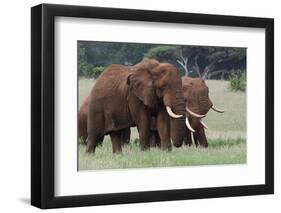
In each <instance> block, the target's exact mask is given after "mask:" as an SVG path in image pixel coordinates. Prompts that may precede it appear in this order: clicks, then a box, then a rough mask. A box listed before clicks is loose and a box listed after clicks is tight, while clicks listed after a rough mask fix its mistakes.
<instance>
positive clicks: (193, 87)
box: [182, 77, 224, 147]
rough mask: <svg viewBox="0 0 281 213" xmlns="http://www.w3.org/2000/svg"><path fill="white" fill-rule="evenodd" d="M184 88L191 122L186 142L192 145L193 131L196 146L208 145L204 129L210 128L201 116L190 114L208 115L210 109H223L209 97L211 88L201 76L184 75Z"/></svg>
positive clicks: (221, 111) (220, 111)
mask: <svg viewBox="0 0 281 213" xmlns="http://www.w3.org/2000/svg"><path fill="white" fill-rule="evenodd" d="M182 88H183V95H184V100H185V103H186V106H188V109H187V112H188V111H189V110H192V111H191V112H188V113H187V117H188V120H189V123H190V128H188V130H187V134H186V137H185V139H184V142H185V144H186V145H189V146H191V144H192V139H191V132H192V134H193V140H194V143H195V145H196V146H198V145H200V146H203V147H208V140H207V137H206V134H205V130H204V129H208V127H207V125H206V124H204V123H203V121H202V120H201V118H195V117H194V116H190V114H192V112H196V113H198V114H200V115H206V114H207V113H208V111H209V110H210V109H213V110H214V111H216V112H219V113H223V112H224V111H223V110H220V109H217V108H216V107H215V106H214V105H213V103H212V101H211V100H210V97H209V88H208V87H207V85H206V83H205V81H204V80H203V79H201V78H190V77H182Z"/></svg>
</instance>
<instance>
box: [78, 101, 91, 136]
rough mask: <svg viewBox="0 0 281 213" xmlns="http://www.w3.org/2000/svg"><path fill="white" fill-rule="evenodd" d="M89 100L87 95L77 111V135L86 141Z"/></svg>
mask: <svg viewBox="0 0 281 213" xmlns="http://www.w3.org/2000/svg"><path fill="white" fill-rule="evenodd" d="M89 102H90V96H87V97H86V98H85V99H84V101H83V103H82V105H81V107H80V109H79V113H78V137H79V138H80V139H82V140H83V142H86V139H87V136H88V133H87V120H88V111H89Z"/></svg>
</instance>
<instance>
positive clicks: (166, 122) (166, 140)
mask: <svg viewBox="0 0 281 213" xmlns="http://www.w3.org/2000/svg"><path fill="white" fill-rule="evenodd" d="M157 128H158V133H159V137H160V141H161V149H162V150H169V151H170V150H172V145H171V141H170V118H169V116H168V114H167V113H166V111H164V110H162V111H160V112H159V113H158V115H157Z"/></svg>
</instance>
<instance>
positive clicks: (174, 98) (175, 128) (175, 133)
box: [164, 87, 185, 147]
mask: <svg viewBox="0 0 281 213" xmlns="http://www.w3.org/2000/svg"><path fill="white" fill-rule="evenodd" d="M173 91H174V92H173V93H170V94H169V95H167V96H166V97H165V96H164V104H165V105H166V104H167V105H168V106H170V107H171V109H172V111H173V112H174V113H176V114H177V115H182V116H181V117H179V118H176V119H175V118H172V117H171V116H170V135H171V140H172V142H173V145H174V146H176V147H180V146H181V145H182V143H183V139H184V136H185V134H184V131H183V130H184V129H185V103H184V98H183V94H182V90H181V87H179V88H173ZM167 105H166V106H167Z"/></svg>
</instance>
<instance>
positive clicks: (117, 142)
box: [110, 130, 122, 153]
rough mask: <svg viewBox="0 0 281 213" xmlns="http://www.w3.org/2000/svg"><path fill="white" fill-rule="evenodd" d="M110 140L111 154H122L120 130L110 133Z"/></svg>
mask: <svg viewBox="0 0 281 213" xmlns="http://www.w3.org/2000/svg"><path fill="white" fill-rule="evenodd" d="M110 138H111V142H112V152H113V153H120V152H122V130H121V131H113V132H111V133H110Z"/></svg>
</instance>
